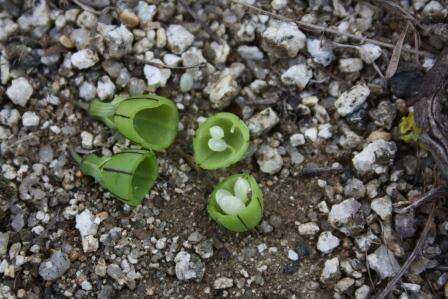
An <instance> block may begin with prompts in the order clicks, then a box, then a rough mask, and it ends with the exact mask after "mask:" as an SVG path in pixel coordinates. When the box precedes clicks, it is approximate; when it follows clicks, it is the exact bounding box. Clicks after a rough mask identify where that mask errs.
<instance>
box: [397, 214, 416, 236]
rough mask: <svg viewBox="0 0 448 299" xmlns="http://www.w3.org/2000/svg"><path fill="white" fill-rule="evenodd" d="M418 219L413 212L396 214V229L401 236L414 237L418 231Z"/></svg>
mask: <svg viewBox="0 0 448 299" xmlns="http://www.w3.org/2000/svg"><path fill="white" fill-rule="evenodd" d="M415 224H416V220H415V217H414V215H412V214H411V213H407V214H396V215H395V231H396V232H397V234H398V235H399V236H400V238H403V239H406V238H412V237H413V236H414V235H415V232H416V231H417V228H416V227H415Z"/></svg>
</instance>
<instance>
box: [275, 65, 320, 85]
mask: <svg viewBox="0 0 448 299" xmlns="http://www.w3.org/2000/svg"><path fill="white" fill-rule="evenodd" d="M312 77H313V71H312V70H311V69H310V68H309V67H308V66H307V65H306V64H304V63H302V64H297V65H293V66H291V67H290V68H289V69H287V70H286V71H285V72H284V73H283V74H282V76H281V80H282V82H283V84H285V85H296V86H297V88H299V89H300V90H303V89H304V88H305V87H306V85H307V84H308V82H309V81H310V79H311V78H312Z"/></svg>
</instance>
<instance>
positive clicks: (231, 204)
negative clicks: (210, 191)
mask: <svg viewBox="0 0 448 299" xmlns="http://www.w3.org/2000/svg"><path fill="white" fill-rule="evenodd" d="M216 202H217V203H218V205H219V207H220V208H221V210H222V211H223V212H224V213H226V214H227V215H237V214H238V213H240V212H241V211H242V210H243V209H244V208H245V207H246V206H245V205H244V203H243V202H242V201H241V199H239V198H238V197H235V196H232V195H230V196H221V197H219V198H218V197H216Z"/></svg>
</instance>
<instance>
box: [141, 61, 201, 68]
mask: <svg viewBox="0 0 448 299" xmlns="http://www.w3.org/2000/svg"><path fill="white" fill-rule="evenodd" d="M145 64H149V65H152V66H155V67H158V68H161V69H171V70H186V69H194V68H200V67H204V66H206V63H205V62H201V63H198V64H195V65H192V66H169V65H166V64H163V63H157V62H152V61H147V62H145Z"/></svg>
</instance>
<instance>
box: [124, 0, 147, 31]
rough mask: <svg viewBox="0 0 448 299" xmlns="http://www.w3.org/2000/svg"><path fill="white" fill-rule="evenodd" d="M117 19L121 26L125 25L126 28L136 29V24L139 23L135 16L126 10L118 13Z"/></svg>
mask: <svg viewBox="0 0 448 299" xmlns="http://www.w3.org/2000/svg"><path fill="white" fill-rule="evenodd" d="M141 2H143V1H141ZM119 18H120V22H122V23H123V24H125V25H126V26H128V27H130V28H134V27H137V26H138V23H139V22H140V20H139V19H138V17H137V15H136V14H135V13H133V12H132V11H130V10H128V9H125V10H123V11H122V12H121V13H120V15H119Z"/></svg>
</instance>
